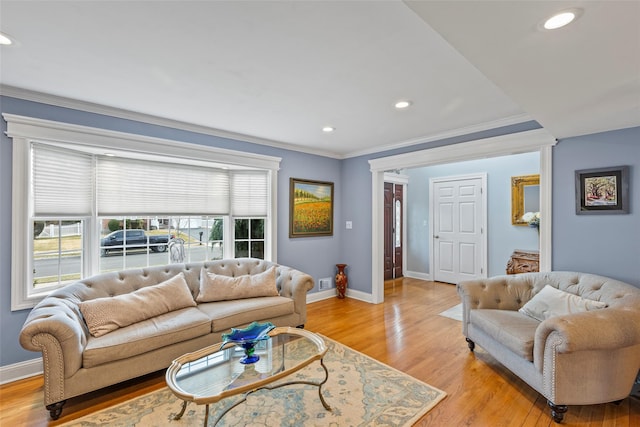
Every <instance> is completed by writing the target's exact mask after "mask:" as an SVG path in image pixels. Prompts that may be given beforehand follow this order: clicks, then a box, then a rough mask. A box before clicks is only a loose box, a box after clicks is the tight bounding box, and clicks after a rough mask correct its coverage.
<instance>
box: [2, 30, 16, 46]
mask: <svg viewBox="0 0 640 427" xmlns="http://www.w3.org/2000/svg"><path fill="white" fill-rule="evenodd" d="M11 43H13V42H12V41H11V38H9V36H8V35H6V34H4V33H0V44H3V45H10V44H11Z"/></svg>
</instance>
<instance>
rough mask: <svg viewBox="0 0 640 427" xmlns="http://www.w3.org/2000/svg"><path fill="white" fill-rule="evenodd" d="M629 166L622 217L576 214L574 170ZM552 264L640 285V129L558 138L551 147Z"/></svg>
mask: <svg viewBox="0 0 640 427" xmlns="http://www.w3.org/2000/svg"><path fill="white" fill-rule="evenodd" d="M621 165H628V166H630V174H629V175H630V176H629V199H630V200H629V208H630V210H631V213H629V214H626V215H576V210H575V178H574V172H575V171H576V170H580V169H591V168H602V167H609V166H621ZM552 239H553V243H552V244H553V268H554V270H570V271H584V272H588V273H595V274H600V275H603V276H608V277H613V278H616V279H619V280H622V281H625V282H628V283H631V284H633V285H635V286H638V287H640V127H635V128H630V129H623V130H617V131H612V132H605V133H598V134H593V135H587V136H580V137H575V138H568V139H564V140H561V141H560V142H559V143H558V145H556V147H555V148H554V150H553V238H552Z"/></svg>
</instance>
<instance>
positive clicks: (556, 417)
mask: <svg viewBox="0 0 640 427" xmlns="http://www.w3.org/2000/svg"><path fill="white" fill-rule="evenodd" d="M547 405H549V408H551V418H553V421H555V422H557V423H561V422H562V419H563V418H564V414H565V413H566V412H567V410H568V409H569V408H568V407H567V405H556V404H555V403H553V402H552V401H550V400H547Z"/></svg>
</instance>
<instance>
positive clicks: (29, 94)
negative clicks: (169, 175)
mask: <svg viewBox="0 0 640 427" xmlns="http://www.w3.org/2000/svg"><path fill="white" fill-rule="evenodd" d="M0 95H3V96H8V97H12V98H18V99H23V100H25V101H33V102H39V103H42V104H48V105H54V106H56V107H62V108H70V109H74V110H80V111H86V112H89V113H95V114H102V115H105V116H110V117H117V118H120V119H125V120H133V121H137V122H141V123H148V124H152V125H158V126H165V127H169V128H173V129H179V130H184V131H188V132H195V133H200V134H203V135H210V136H215V137H219V138H227V139H232V140H236V141H243V142H249V143H252V144H259V145H264V146H268V147H273V148H278V149H282V150H289V151H295V152H299V153H306V154H312V155H317V156H323V157H329V158H333V159H338V160H344V159H348V158H353V157H358V156H363V155H368V154H378V153H383V152H385V151H390V150H395V149H399V148H405V147H410V146H413V145H419V144H425V143H429V142H434V141H439V140H442V139H447V138H453V137H457V136H462V135H468V134H472V133H475V132H481V131H485V130H490V129H495V128H499V127H503V126H509V125H514V124H518V123H524V122H527V121H531V120H534V119H533V118H532V117H531V116H529V115H528V114H520V115H515V116H511V117H506V118H503V119H499V120H493V121H490V122H485V123H479V124H476V125H472V126H466V127H463V128H458V129H453V130H450V131H445V132H440V133H436V134H433V135H429V136H422V137H418V138H413V139H409V140H406V141H401V142H397V143H390V144H387V145H383V146H381V147H377V148H375V149H370V150H362V151H353V152H350V153H347V154H338V153H335V152H333V151H327V150H321V149H314V148H309V147H304V146H299V145H294V144H289V143H285V142H281V141H275V140H271V139H266V138H260V137H256V136H252V135H246V134H242V133H236V132H230V131H225V130H222V129H216V128H212V127H208V126H204V125H199V124H195V123H188V122H183V121H180V120H174V119H171V118H167V117H159V116H154V115H151V114H145V113H139V112H135V111H131V110H126V109H122V108H117V107H109V106H106V105H101V104H96V103H93V102H88V101H81V100H78V99H73V98H67V97H64V96H59V95H53V94H48V93H43V92H38V91H34V90H30V89H24V88H19V87H16V86H9V85H3V84H0Z"/></svg>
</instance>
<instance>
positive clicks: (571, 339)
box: [533, 308, 640, 360]
mask: <svg viewBox="0 0 640 427" xmlns="http://www.w3.org/2000/svg"><path fill="white" fill-rule="evenodd" d="M553 333H556V336H557V338H558V342H557V345H556V351H557V352H558V353H569V352H576V351H583V350H608V349H611V350H613V349H619V348H623V347H631V346H634V345H638V344H640V311H637V310H633V309H629V310H628V309H624V308H603V309H601V310H593V311H587V312H583V313H575V314H570V315H566V316H555V317H551V318H549V319H546V320H545V321H543V322H542V323H540V326H538V329H536V335H535V341H534V346H533V348H534V349H536V350H535V351H536V353H538V354H536V356H540V357H542V355H543V354H544V347H545V343H546V341H547V339H548V338H549V336H550V335H551V334H553ZM540 360H541V359H540Z"/></svg>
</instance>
